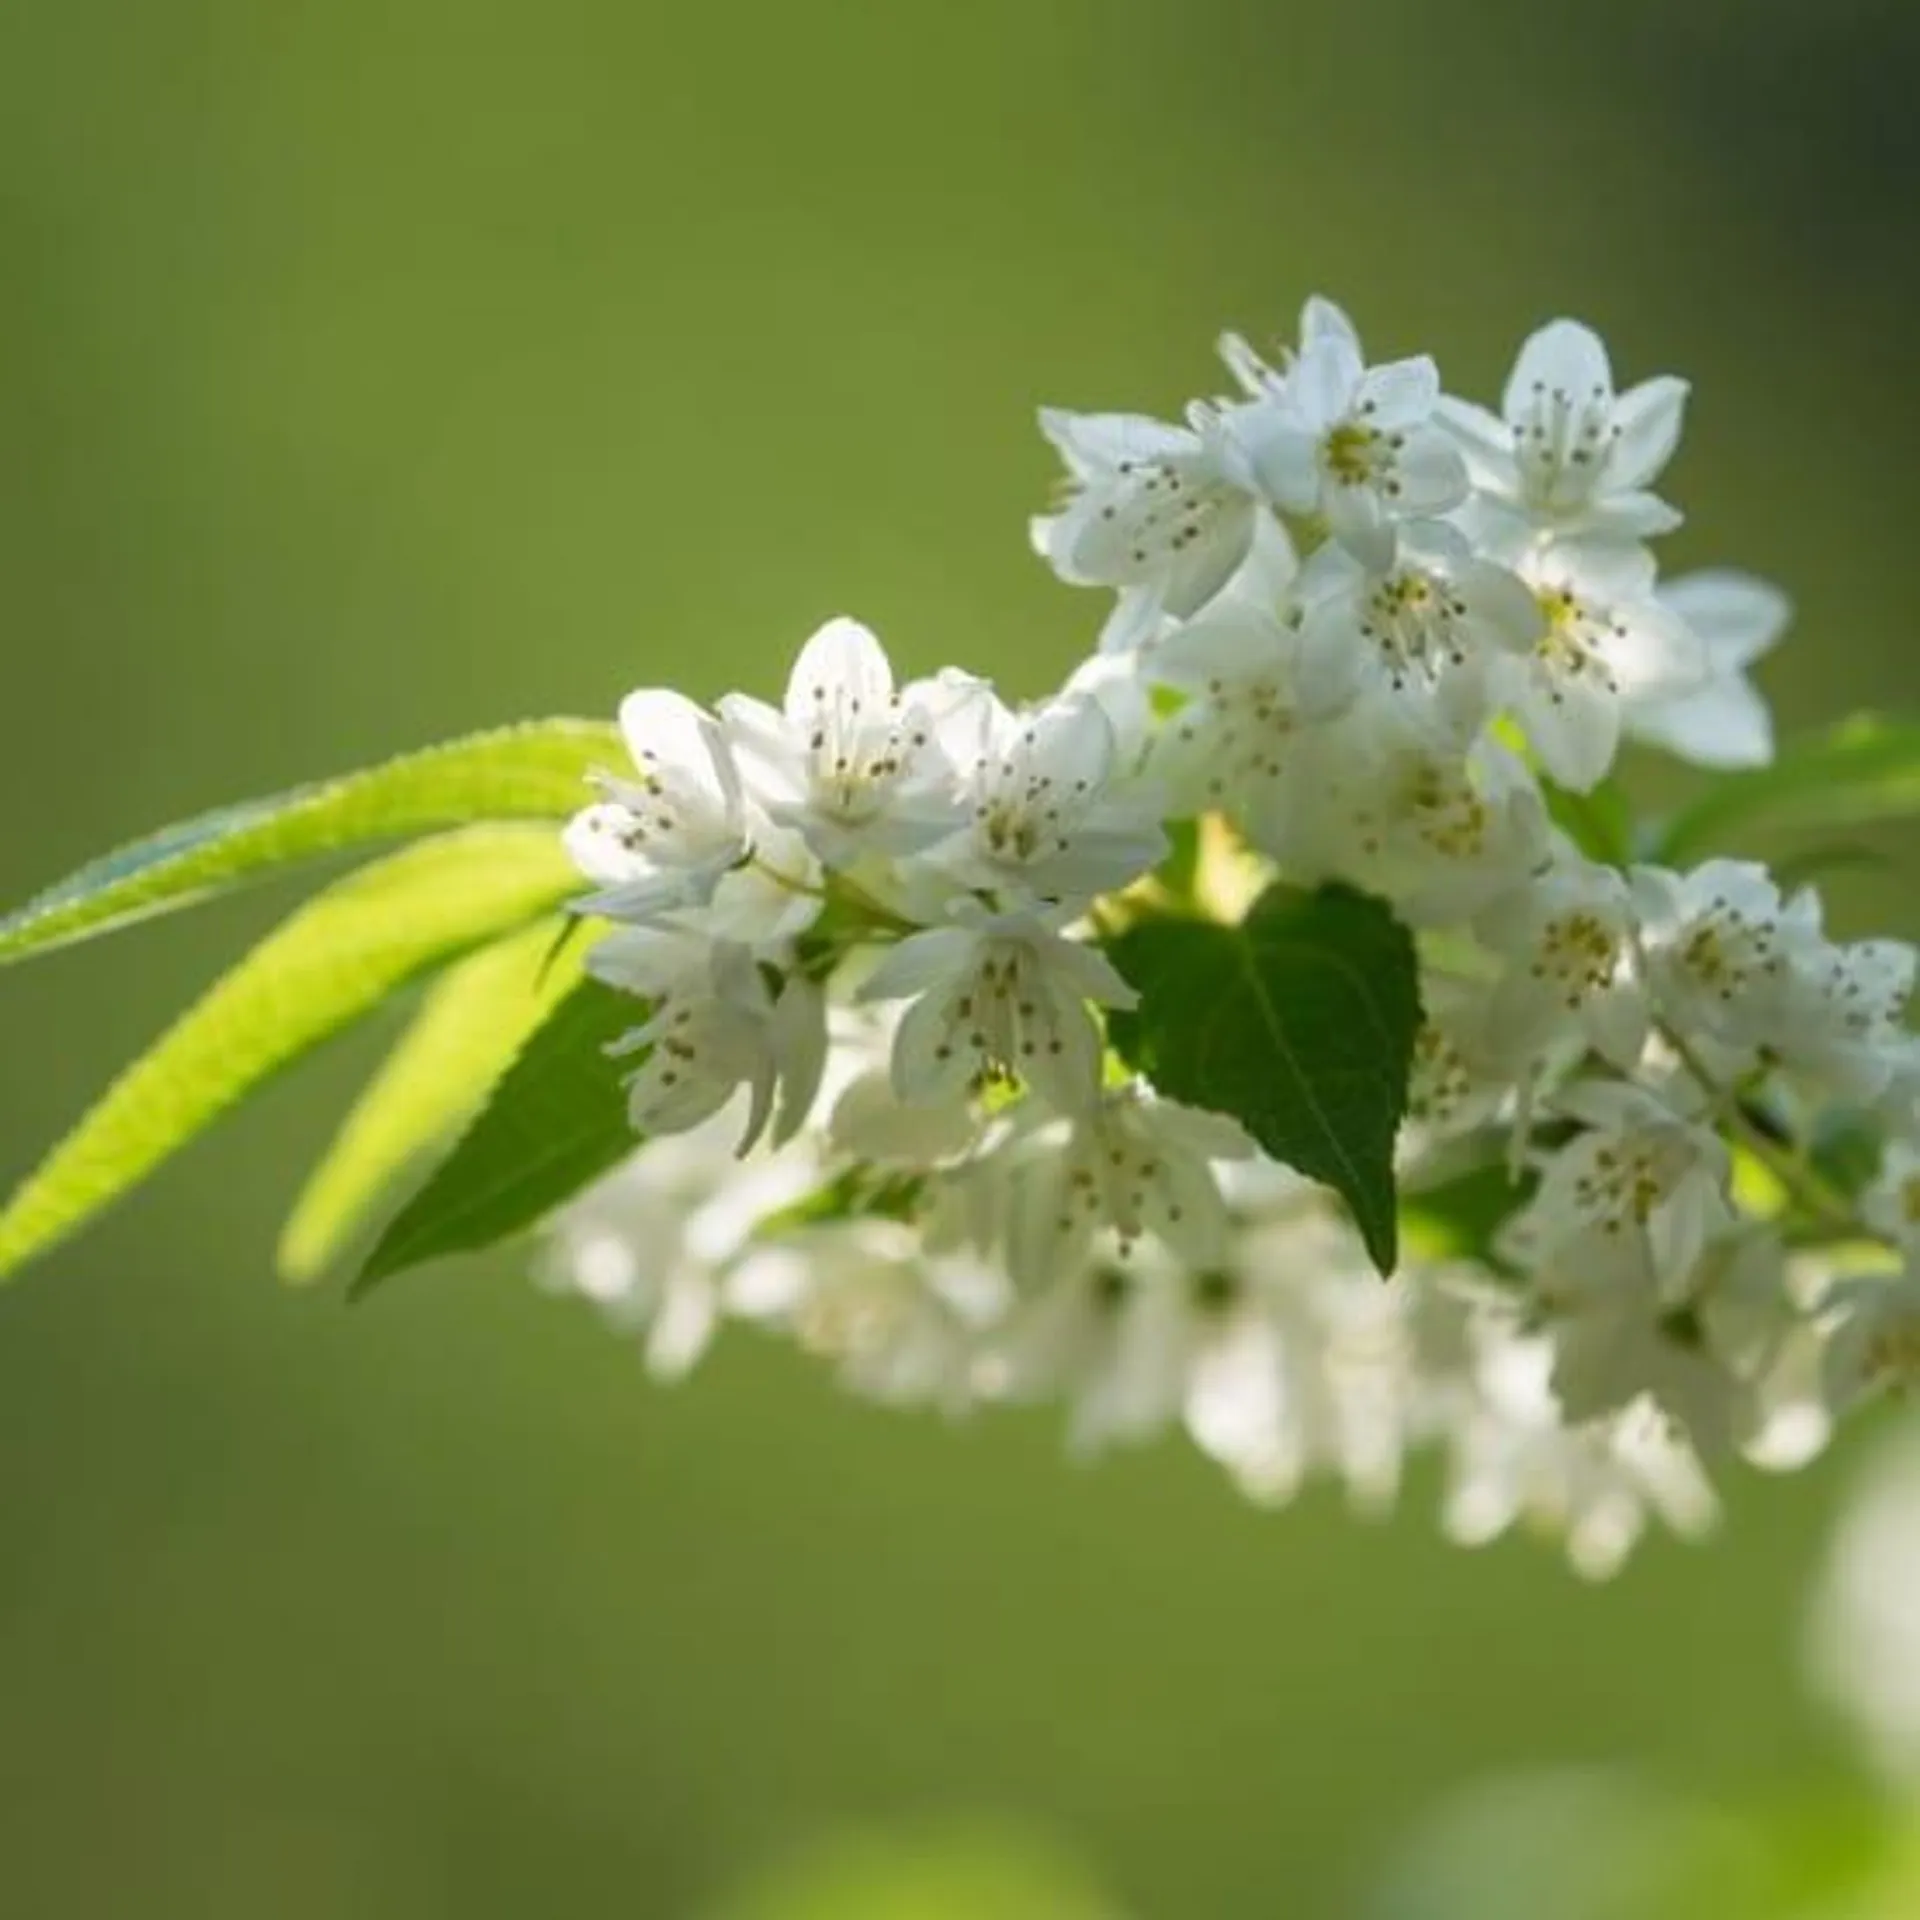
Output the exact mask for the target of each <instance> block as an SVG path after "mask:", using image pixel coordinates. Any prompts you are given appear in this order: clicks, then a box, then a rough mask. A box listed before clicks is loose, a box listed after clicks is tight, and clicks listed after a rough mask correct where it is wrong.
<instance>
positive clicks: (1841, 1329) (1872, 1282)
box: [1821, 1264, 1920, 1413]
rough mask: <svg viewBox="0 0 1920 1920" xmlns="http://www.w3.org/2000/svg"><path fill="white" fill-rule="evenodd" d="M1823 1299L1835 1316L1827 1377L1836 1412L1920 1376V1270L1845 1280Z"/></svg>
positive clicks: (1825, 1307)
mask: <svg viewBox="0 0 1920 1920" xmlns="http://www.w3.org/2000/svg"><path fill="white" fill-rule="evenodd" d="M1821 1304H1822V1308H1823V1310H1824V1312H1825V1313H1826V1315H1827V1316H1829V1317H1830V1318H1831V1320H1832V1322H1833V1330H1832V1332H1831V1333H1830V1334H1829V1336H1828V1340H1827V1355H1826V1367H1825V1382H1826V1389H1827V1404H1828V1405H1829V1406H1830V1407H1831V1408H1832V1410H1833V1411H1834V1412H1835V1413H1844V1412H1846V1411H1847V1410H1848V1409H1849V1408H1851V1407H1853V1406H1856V1405H1857V1404H1858V1403H1859V1402H1860V1401H1862V1400H1865V1399H1868V1398H1870V1397H1871V1396H1873V1395H1875V1394H1879V1393H1890V1392H1903V1391H1905V1390H1906V1389H1908V1388H1911V1387H1912V1386H1913V1385H1914V1384H1915V1383H1916V1382H1920V1270H1916V1269H1915V1268H1914V1267H1913V1266H1912V1265H1911V1264H1909V1265H1908V1267H1907V1268H1906V1270H1905V1271H1904V1272H1902V1273H1900V1274H1898V1275H1887V1274H1870V1275H1865V1276H1862V1277H1861V1278H1858V1279H1852V1280H1842V1281H1841V1282H1839V1284H1838V1285H1836V1286H1835V1287H1833V1288H1832V1289H1831V1290H1830V1291H1829V1292H1828V1294H1827V1296H1826V1298H1825V1300H1824V1301H1823V1302H1822V1303H1821Z"/></svg>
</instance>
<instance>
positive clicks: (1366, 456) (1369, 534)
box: [1240, 327, 1467, 569]
mask: <svg viewBox="0 0 1920 1920" xmlns="http://www.w3.org/2000/svg"><path fill="white" fill-rule="evenodd" d="M1439 398H1440V375H1439V373H1438V371H1437V370H1436V369H1435V367H1434V364H1433V362H1432V361H1431V360H1430V359H1428V358H1427V357H1426V356H1425V355H1424V354H1423V355H1420V356H1418V357H1417V358H1414V359H1410V360H1395V361H1391V362H1389V363H1387V364H1386V365H1384V366H1378V367H1372V368H1369V367H1368V366H1367V365H1366V363H1365V362H1364V361H1363V360H1362V359H1361V357H1360V351H1359V348H1358V346H1357V344H1356V343H1355V341H1354V340H1353V338H1352V336H1351V334H1350V333H1342V332H1341V331H1339V330H1338V329H1337V328H1331V327H1330V328H1328V329H1326V330H1325V331H1322V332H1318V333H1315V334H1314V335H1313V336H1312V337H1311V338H1310V339H1309V340H1308V341H1307V342H1306V343H1305V345H1304V346H1303V347H1302V348H1301V350H1300V355H1299V357H1298V358H1297V359H1296V360H1295V361H1294V363H1293V365H1292V366H1291V367H1290V368H1289V369H1288V370H1287V374H1286V379H1285V383H1284V386H1283V387H1282V388H1280V389H1279V390H1277V391H1276V392H1275V393H1274V394H1273V395H1272V396H1271V398H1269V399H1267V400H1264V401H1259V402H1255V403H1254V404H1253V407H1252V408H1251V409H1250V411H1249V413H1248V415H1247V417H1246V419H1245V420H1244V422H1243V423H1242V424H1241V426H1240V431H1241V432H1242V434H1243V435H1244V436H1245V438H1246V440H1247V442H1248V444H1249V446H1250V447H1251V448H1252V450H1253V461H1254V468H1255V471H1256V472H1257V473H1258V475H1259V477H1260V481H1261V483H1262V484H1263V485H1264V486H1265V487H1266V489H1267V490H1268V492H1269V493H1270V494H1271V496H1272V497H1273V499H1274V500H1275V502H1276V503H1277V504H1278V505H1280V506H1281V507H1283V508H1285V509H1286V510H1287V511H1289V512H1291V513H1300V514H1311V513H1318V514H1322V515H1324V516H1325V519H1326V523H1327V529H1328V531H1329V532H1330V533H1331V534H1332V535H1333V537H1334V538H1335V539H1336V540H1338V541H1339V542H1340V544H1341V545H1342V546H1344V547H1346V548H1348V549H1350V550H1351V552H1352V553H1353V554H1354V556H1355V558H1357V559H1359V560H1360V561H1362V562H1364V563H1365V564H1366V565H1367V566H1369V567H1374V568H1382V569H1383V568H1385V567H1387V566H1389V565H1391V564H1392V561H1393V553H1394V532H1395V522H1396V521H1399V520H1403V519H1408V518H1421V517H1425V516H1428V515H1432V514H1439V513H1445V512H1446V511H1447V510H1448V509H1449V508H1452V507H1456V506H1458V505H1459V504H1460V503H1461V502H1462V501H1463V500H1464V499H1465V498H1466V497H1467V470H1466V465H1465V463H1464V461H1463V460H1462V459H1461V457H1460V453H1459V450H1458V448H1457V447H1456V446H1455V445H1454V444H1453V442H1452V440H1451V438H1450V437H1449V436H1448V435H1447V434H1446V433H1445V432H1444V431H1443V430H1442V429H1441V428H1440V427H1439V425H1438V424H1437V423H1436V421H1435V419H1434V408H1435V406H1436V404H1437V402H1438V401H1439Z"/></svg>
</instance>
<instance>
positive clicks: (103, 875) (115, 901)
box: [0, 720, 624, 963]
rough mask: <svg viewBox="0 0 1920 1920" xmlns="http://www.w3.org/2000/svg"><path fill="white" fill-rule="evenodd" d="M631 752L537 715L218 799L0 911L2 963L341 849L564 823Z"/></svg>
mask: <svg viewBox="0 0 1920 1920" xmlns="http://www.w3.org/2000/svg"><path fill="white" fill-rule="evenodd" d="M623 759H624V749H623V748H622V747H621V744H620V738H619V735H618V733H617V732H616V731H615V730H614V729H613V728H612V727H608V726H603V725H600V724H599V723H597V722H593V721H587V720H535V721H529V722H527V723H526V724H525V725H523V726H517V727H502V728H499V729H497V730H495V731H493V732H490V733H476V734H470V735H468V736H467V737H466V738H465V739H461V740H450V741H446V742H444V743H443V744H442V745H439V746H434V747H427V748H424V749H423V750H422V751H420V752H418V753H409V754H403V755H402V756H401V757H400V758H398V759H396V760H389V761H387V762H386V763H385V764H384V765H381V766H377V767H369V768H366V769H365V770H363V771H361V772H359V773H349V774H343V775H342V776H340V777H339V778H338V779H334V780H323V781H319V782H317V783H316V784H314V785H312V786H305V787H295V788H293V789H292V790H291V791H289V792H286V793H280V794H275V795H273V796H271V797H270V798H267V799H263V800H249V801H244V802H242V803H241V804H240V805H238V806H232V807H220V808H217V809H216V810H215V811H213V812H212V813H203V814H200V815H199V816H198V817H196V818H195V819H192V820H184V821H181V822H180V823H179V824H177V825H175V826H171V827H165V828H162V829H161V830H160V831H159V832H158V833H154V834H149V835H148V836H147V837H146V838H145V839H142V840H136V841H134V842H132V843H131V844H130V845H128V846H124V847H121V848H119V849H118V850H117V851H116V852H113V853H110V854H107V855H105V856H104V857H103V858H101V859H99V860H95V861H92V862H90V863H89V864H88V865H87V866H84V867H82V868H80V869H79V871H78V872H76V873H72V874H69V875H68V876H67V878H66V879H64V880H61V881H59V882H57V883H56V884H55V885H53V886H51V887H48V888H47V889H46V890H45V891H44V892H43V893H40V894H37V895H36V896H35V897H34V898H33V899H31V900H29V901H28V902H27V904H26V905H25V906H23V907H21V908H19V909H18V910H17V911H16V912H13V913H10V914H7V915H6V916H4V917H0V963H5V962H8V961H13V960H23V959H25V958H27V956H28V955H30V954H37V953H46V952H49V951H51V950H52V949H53V948H55V947H60V946H66V945H68V944H69V943H70V942H73V941H76V940H84V939H90V938H91V937H93V936H94V935H96V934H101V933H110V932H112V931H114V930H115V929H116V928H119V927H124V926H127V925H129V924H130V923H132V922H134V921H136V920H143V919H146V918H148V917H149V916H150V915H153V914H156V913H164V912H167V911H169V910H171V909H172V908H175V907H181V906H186V905H188V904H189V903H190V902H192V901H195V900H199V899H204V898H206V897H207V896H209V895H211V894H215V893H220V892H224V891H225V890H226V889H228V888H229V887H234V886H238V885H239V884H241V883H242V882H243V881H247V880H253V879H258V878H260V877H262V876H264V875H265V874H267V873H270V872H272V871H274V870H276V869H278V868H282V867H287V866H291V865H293V864H295V863H297V862H300V861H304V860H309V859H313V858H315V857H317V856H319V855H321V854H326V853H333V852H338V851H339V850H341V849H343V848H348V847H357V846H364V845H367V844H369V843H371V842H375V841H381V840H401V839H408V838H411V837H412V836H414V835H416V834H422V833H433V832H438V831H439V830H441V829H443V828H451V827H462V826H467V825H470V824H472V823H474V822H476V821H482V820H523V819H524V820H548V819H560V818H564V817H565V816H566V815H567V814H569V813H571V812H572V811H573V810H574V809H575V808H576V807H578V806H579V805H580V804H581V803H582V800H583V798H584V797H585V796H584V794H583V792H582V784H581V783H582V781H583V780H584V778H585V776H586V774H587V772H588V770H589V769H590V768H592V767H594V766H598V765H605V766H618V765H620V764H622V762H623Z"/></svg>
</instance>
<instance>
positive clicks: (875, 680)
mask: <svg viewBox="0 0 1920 1920" xmlns="http://www.w3.org/2000/svg"><path fill="white" fill-rule="evenodd" d="M720 713H721V717H722V719H723V720H724V721H725V723H726V727H727V732H728V735H729V737H730V740H731V742H732V744H733V746H734V749H735V752H736V754H737V756H738V759H739V762H740V766H741V770H742V772H743V773H744V775H745V776H746V778H747V781H748V783H749V784H750V786H751V787H752V789H753V791H754V794H755V797H756V798H757V799H758V800H759V801H760V803H761V805H762V806H764V807H765V809H766V811H767V813H768V815H769V816H770V817H771V818H772V819H773V820H775V821H776V822H778V823H779V824H781V825H783V826H787V827H791V828H794V829H795V830H797V831H798V832H799V833H800V834H801V835H803V836H804V838H805V839H806V841H807V844H808V845H809V846H810V847H811V848H812V850H813V852H814V853H815V854H816V855H818V857H819V858H820V859H822V860H824V861H826V862H827V863H828V864H829V865H831V866H847V865H849V864H851V862H852V861H853V860H854V859H856V858H857V857H858V856H859V855H860V854H861V853H862V852H863V851H867V850H869V849H871V850H874V851H878V852H882V853H890V854H901V853H911V852H913V851H915V850H916V849H918V848H920V847H924V846H928V845H930V844H931V843H932V842H933V841H935V840H937V839H940V838H941V837H942V836H943V835H945V834H948V833H951V832H953V831H954V829H955V828H956V827H957V825H958V824H959V818H960V815H959V804H958V801H957V799H956V798H955V796H954V792H953V771H952V768H951V767H950V766H949V765H948V763H947V760H946V757H945V755H944V753H943V752H942V751H941V748H940V745H939V742H938V740H937V738H936V732H935V719H936V716H935V714H934V713H933V712H932V711H930V710H929V708H928V706H927V705H925V704H923V703H922V701H921V699H919V698H915V697H903V696H902V694H900V693H899V692H897V691H896V690H895V688H894V684H893V669H892V667H891V666H890V664H889V663H888V660H887V656H886V652H885V650H884V649H883V648H882V647H881V645H880V642H879V641H878V640H876V639H875V638H874V636H873V635H872V634H871V633H870V632H868V630H867V629H866V628H865V627H863V626H861V625H860V624H859V623H858V622H857V621H854V620H848V619H838V620H830V621H828V623H827V624H826V625H825V626H823V627H822V628H821V629H820V630H819V631H818V632H817V633H816V634H814V636H813V637H812V638H811V639H810V640H809V641H808V642H807V643H806V645H805V646H804V647H802V648H801V650H800V655H799V658H798V659H797V660H795V662H794V665H793V672H792V674H791V676H790V677H789V678H788V681H787V694H786V703H785V706H784V709H783V710H780V711H776V710H775V709H774V708H772V707H769V706H767V705H766V704H765V703H764V702H762V701H758V700H753V699H749V698H748V697H747V696H746V695H744V694H737V693H736V694H729V695H728V696H727V698H726V699H724V700H723V701H721V703H720Z"/></svg>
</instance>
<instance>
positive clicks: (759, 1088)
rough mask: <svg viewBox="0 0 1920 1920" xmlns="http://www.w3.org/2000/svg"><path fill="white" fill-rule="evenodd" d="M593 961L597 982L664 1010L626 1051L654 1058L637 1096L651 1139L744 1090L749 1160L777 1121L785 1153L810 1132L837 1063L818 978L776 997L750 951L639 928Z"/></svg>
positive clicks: (640, 1123) (640, 1077)
mask: <svg viewBox="0 0 1920 1920" xmlns="http://www.w3.org/2000/svg"><path fill="white" fill-rule="evenodd" d="M587 965H588V970H589V971H590V972H591V973H592V974H593V975H594V976H595V977H596V978H597V979H600V980H604V981H605V982H607V984H608V985H610V986H615V987H620V988H623V989H625V990H626V991H627V992H630V993H637V994H640V995H643V996H645V997H646V998H648V999H649V1000H650V1001H651V1003H652V1004H651V1006H650V1008H649V1009H648V1010H647V1017H646V1018H645V1020H644V1021H643V1022H642V1023H641V1024H640V1025H639V1026H637V1027H636V1028H635V1029H634V1030H633V1032H631V1033H630V1034H628V1035H626V1037H625V1038H624V1039H622V1040H621V1041H620V1042H619V1044H618V1046H617V1048H616V1049H615V1051H616V1052H618V1053H621V1054H633V1053H643V1054H644V1055H645V1056H646V1057H645V1058H644V1059H643V1060H642V1062H641V1064H640V1065H639V1067H638V1068H636V1069H635V1071H634V1072H633V1074H632V1076H631V1077H630V1079H629V1081H628V1092H627V1104H628V1111H629V1112H630V1113H631V1114H632V1117H633V1123H634V1125H635V1126H636V1127H637V1128H638V1129H639V1130H640V1131H641V1132H642V1133H648V1134H652V1133H682V1132H685V1131H686V1130H687V1129H688V1128H690V1127H696V1126H698V1125H699V1124H700V1122H701V1121H703V1120H706V1119H709V1118H711V1117H712V1116H713V1115H714V1114H716V1113H718V1112H719V1111H720V1109H721V1108H722V1107H724V1106H726V1105H727V1104H728V1102H729V1101H731V1100H732V1098H733V1097H734V1095H735V1094H736V1093H737V1092H738V1091H739V1090H740V1088H741V1087H743V1086H744V1087H745V1088H746V1089H747V1090H748V1095H749V1100H748V1111H747V1121H746V1126H745V1129H744V1131H743V1133H742V1135H741V1139H740V1146H739V1151H740V1152H741V1153H745V1152H746V1151H747V1150H748V1149H749V1148H750V1147H751V1146H752V1145H753V1144H754V1142H755V1141H757V1140H758V1139H759V1138H760V1135H761V1134H762V1133H763V1132H764V1131H766V1128H767V1125H768V1123H769V1121H773V1122H774V1126H773V1140H774V1144H775V1145H776V1146H777V1145H779V1144H780V1143H781V1142H783V1141H785V1140H789V1139H791V1138H792V1137H793V1135H794V1134H795V1133H796V1132H797V1131H798V1130H799V1129H800V1127H801V1126H802V1125H804V1124H805V1122H806V1119H807V1115H808V1114H809V1113H810V1112H811V1110H812V1107H813V1102H814V1097H815V1095H816V1094H817V1093H818V1092H819V1089H820V1078H821V1074H822V1072H823V1070H824V1068H825V1065H826V1055H827V1026H826V1003H825V998H824V996H823V995H822V993H821V990H820V988H819V987H818V985H816V984H815V983H814V982H813V981H811V980H808V979H806V978H804V977H803V976H802V975H800V974H798V973H795V974H792V975H789V976H788V977H787V978H786V979H785V980H784V981H783V982H781V984H780V985H779V987H778V989H777V990H776V989H775V988H774V987H773V986H771V985H769V983H768V979H767V974H766V971H765V970H763V968H762V967H761V965H760V964H759V963H758V962H756V961H755V959H754V958H753V955H752V953H751V952H750V951H749V950H748V949H747V948H745V947H741V946H736V945H734V944H732V943H730V942H723V943H719V944H708V943H706V942H704V941H702V940H700V939H699V937H698V936H697V935H693V934H689V933H685V932H682V931H677V930H667V931H657V930H654V929H650V928H638V927H625V928H616V929H615V930H614V931H613V932H612V933H610V934H608V935H607V936H606V938H605V939H603V940H602V941H601V942H600V944H599V945H598V946H597V947H595V948H594V950H593V952H592V954H591V955H590V956H589V957H588V961H587ZM776 1096H777V1097H778V1116H777V1119H776V1116H775V1101H776Z"/></svg>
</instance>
